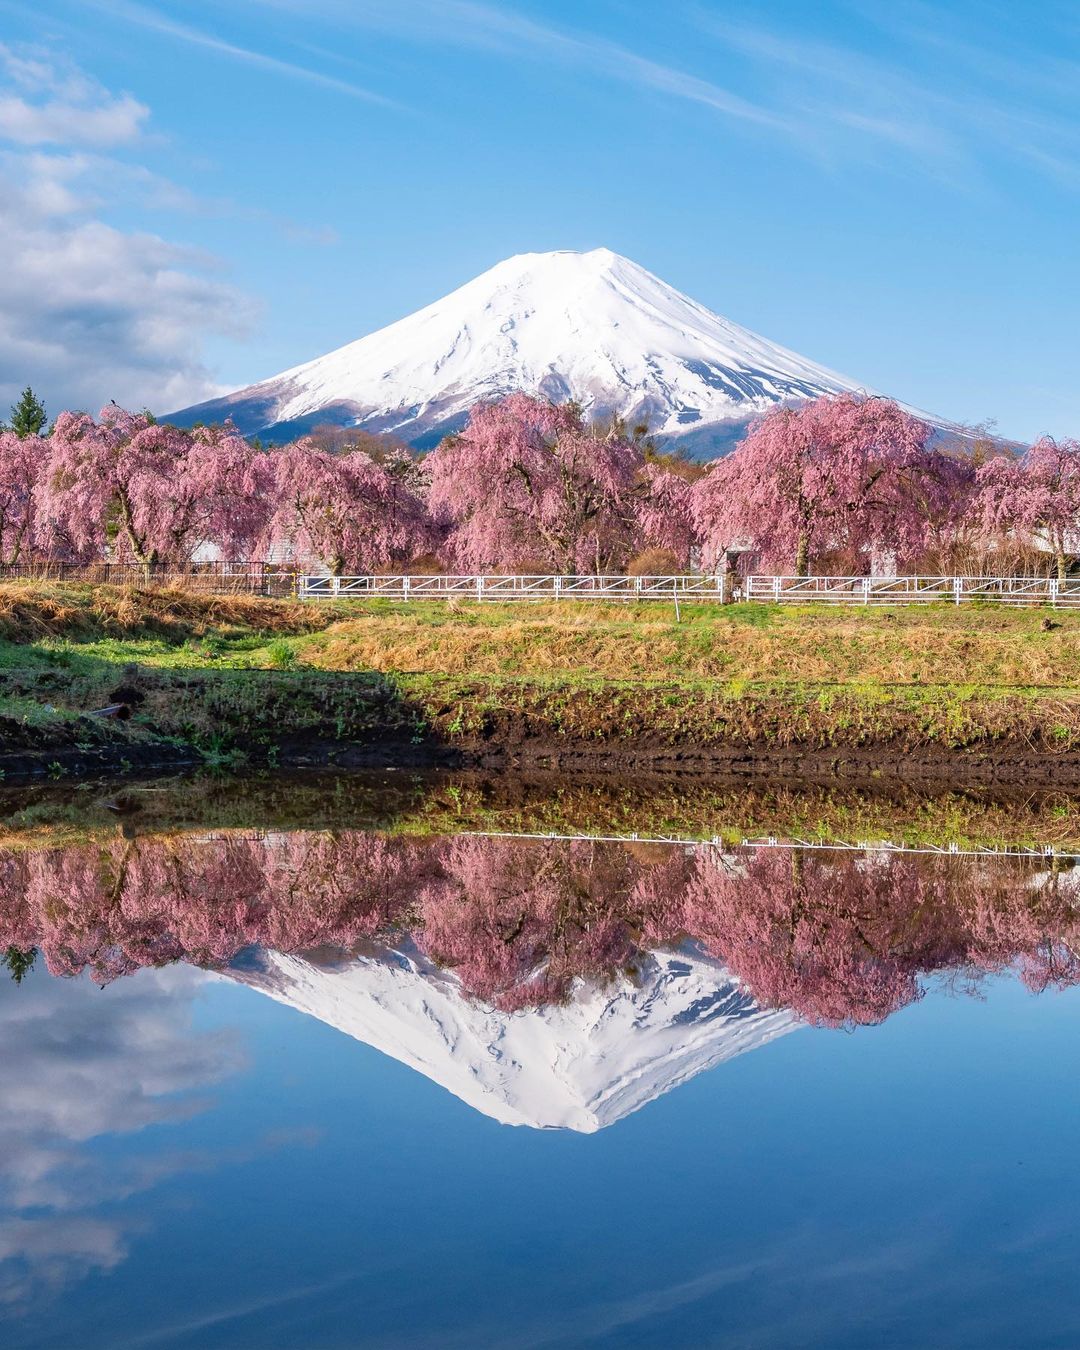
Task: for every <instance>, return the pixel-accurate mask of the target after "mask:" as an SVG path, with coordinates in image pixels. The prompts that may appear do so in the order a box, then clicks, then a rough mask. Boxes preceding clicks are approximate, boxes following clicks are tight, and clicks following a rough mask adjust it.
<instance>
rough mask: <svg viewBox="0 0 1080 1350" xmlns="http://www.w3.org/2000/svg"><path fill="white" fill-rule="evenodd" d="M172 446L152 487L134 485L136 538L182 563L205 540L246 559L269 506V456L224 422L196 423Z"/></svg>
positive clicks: (232, 556) (227, 555) (271, 482)
mask: <svg viewBox="0 0 1080 1350" xmlns="http://www.w3.org/2000/svg"><path fill="white" fill-rule="evenodd" d="M173 450H174V452H175V453H174V456H173V458H172V459H171V461H170V462H169V463H168V464H167V465H163V466H161V469H160V471H158V472H156V473H155V474H154V476H153V480H152V486H153V490H152V491H151V490H147V489H148V488H149V487H150V486H151V484H149V483H146V484H144V483H142V482H140V483H139V484H138V488H137V500H136V509H135V513H134V516H135V522H136V525H137V527H138V528H139V530H140V532H141V533H142V535H143V537H144V538H145V539H147V540H148V541H152V543H153V546H154V550H155V553H156V555H157V556H158V557H160V558H162V559H165V560H168V561H170V562H177V563H184V562H189V561H190V560H191V558H192V557H193V556H194V554H195V553H196V551H197V550H198V549H199V548H200V547H201V546H203V545H205V544H213V545H215V546H216V547H217V548H218V549H219V550H220V552H221V554H222V556H223V557H225V558H229V559H245V558H249V557H250V556H251V555H252V552H253V550H254V548H255V545H256V542H257V541H258V540H259V539H260V537H261V536H262V535H263V533H264V532H265V530H266V526H267V522H268V521H269V518H270V514H271V511H272V510H273V492H274V474H273V462H272V459H271V456H270V455H269V454H267V453H265V452H263V451H261V450H256V449H254V448H253V447H252V446H251V445H250V444H249V443H248V442H247V441H246V440H245V439H244V438H243V437H242V436H240V435H239V434H238V433H237V432H236V430H235V428H233V427H232V426H230V425H226V426H223V427H200V428H198V429H197V430H195V431H194V432H192V433H190V434H185V436H184V440H183V442H182V443H180V442H177V443H175V444H174V446H173Z"/></svg>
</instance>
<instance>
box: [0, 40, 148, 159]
mask: <svg viewBox="0 0 1080 1350" xmlns="http://www.w3.org/2000/svg"><path fill="white" fill-rule="evenodd" d="M0 72H2V74H3V77H4V80H5V83H6V84H7V85H8V86H9V87H8V88H7V89H6V90H3V91H0V139H3V140H7V141H12V142H14V143H15V144H17V145H93V146H116V145H127V144H130V143H131V142H132V141H136V140H138V138H139V136H140V135H141V134H142V130H143V125H144V123H145V122H146V119H147V118H148V117H149V115H150V109H149V108H147V107H146V105H145V104H143V103H139V102H138V101H137V100H136V99H134V98H132V97H131V95H130V94H121V95H119V96H118V97H117V96H114V95H112V94H110V93H109V91H108V90H107V89H104V88H103V87H102V86H101V85H99V84H97V83H96V82H95V81H93V80H90V79H88V78H87V77H86V76H85V75H83V74H82V72H81V71H79V70H77V69H76V68H74V67H72V66H70V65H69V64H68V63H66V62H54V61H50V60H49V59H47V58H46V57H44V56H42V55H40V54H36V53H30V54H27V53H22V52H18V51H16V50H14V49H13V48H11V47H9V46H7V45H6V44H4V43H0Z"/></svg>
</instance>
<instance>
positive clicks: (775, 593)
mask: <svg viewBox="0 0 1080 1350" xmlns="http://www.w3.org/2000/svg"><path fill="white" fill-rule="evenodd" d="M772 598H773V599H774V600H776V601H779V599H780V578H779V577H773V579H772Z"/></svg>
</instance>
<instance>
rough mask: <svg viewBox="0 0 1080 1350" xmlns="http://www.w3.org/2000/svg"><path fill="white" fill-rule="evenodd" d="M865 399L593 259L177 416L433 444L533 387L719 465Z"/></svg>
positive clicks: (274, 430) (607, 259)
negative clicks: (760, 427)
mask: <svg viewBox="0 0 1080 1350" xmlns="http://www.w3.org/2000/svg"><path fill="white" fill-rule="evenodd" d="M860 388H861V386H859V385H858V384H857V383H856V382H855V381H852V380H849V379H847V378H846V377H845V376H843V375H838V374H836V372H834V371H831V370H827V369H826V368H825V367H824V366H819V365H815V364H814V363H813V362H811V361H807V360H805V359H804V358H803V357H801V356H797V355H796V354H795V353H794V352H790V351H788V350H787V349H786V348H784V347H779V346H777V345H776V344H775V343H773V342H769V341H768V340H767V339H766V338H763V337H758V335H757V334H756V333H751V332H750V331H749V330H748V329H746V328H740V327H739V326H738V325H737V324H734V323H731V322H729V320H727V319H723V318H721V317H720V316H719V315H718V314H714V313H712V311H711V310H708V309H706V308H705V307H704V306H703V305H699V304H698V303H697V302H696V301H694V300H691V299H689V297H687V296H685V295H682V294H681V293H680V292H679V291H676V290H674V289H673V288H672V287H670V286H668V285H666V284H665V283H664V282H663V281H661V280H660V279H659V278H658V277H655V276H653V274H652V273H651V272H647V271H646V270H645V269H644V268H643V267H639V266H638V264H637V263H634V262H631V261H630V260H629V259H628V258H623V257H620V256H619V255H618V254H617V253H612V252H611V251H610V249H606V248H599V249H593V250H592V251H591V252H588V253H574V252H569V251H564V252H557V253H522V254H519V255H518V256H516V257H513V258H508V259H507V260H506V261H505V262H501V263H499V264H498V265H497V266H495V267H492V268H491V269H490V270H489V271H487V272H484V273H483V274H482V275H481V276H478V277H476V278H475V280H473V281H470V282H468V283H467V284H466V285H464V286H462V287H460V289H458V290H456V291H453V292H452V293H451V294H450V295H447V296H445V297H444V298H443V299H441V300H437V301H436V302H435V303H434V304H433V305H428V306H427V307H426V308H425V309H420V310H417V312H416V313H415V314H411V315H409V316H408V318H405V319H400V320H399V321H398V322H397V323H393V324H390V326H389V327H387V328H382V329H380V330H379V331H378V332H375V333H371V334H369V335H368V336H367V337H362V338H360V339H359V340H358V341H356V342H350V343H349V344H348V345H347V346H345V347H340V348H338V350H337V351H333V352H330V353H329V354H328V355H326V356H320V357H317V358H316V359H315V360H314V361H308V362H306V363H305V364H303V365H300V366H294V367H293V368H292V369H291V370H286V371H283V372H282V373H281V374H280V375H275V376H273V377H271V378H270V379H267V380H262V381H260V382H259V383H258V384H253V385H250V386H248V387H247V388H246V389H239V390H237V391H236V392H235V393H231V394H226V395H225V396H224V397H222V398H217V399H213V400H211V401H209V402H206V403H199V404H196V405H195V406H194V407H191V408H185V409H183V410H182V411H181V412H178V413H173V414H171V415H170V416H169V417H168V419H167V420H169V421H172V422H176V423H178V424H180V425H182V426H190V425H192V424H194V423H197V422H219V421H223V420H224V419H225V418H227V417H229V418H232V420H233V421H234V422H235V424H236V426H237V428H238V429H239V430H240V431H241V432H243V433H245V434H247V435H252V434H256V433H257V434H259V435H261V436H263V437H264V438H266V439H268V440H271V441H282V440H288V439H290V438H292V437H294V436H297V435H299V434H302V433H303V432H305V431H310V430H311V429H312V428H313V427H315V426H317V425H319V424H325V423H332V424H334V425H338V426H355V427H359V428H362V429H364V430H366V431H369V432H387V433H391V434H393V435H394V436H396V437H398V438H400V439H402V440H405V441H408V442H411V443H412V444H413V445H416V446H419V447H421V448H423V447H428V446H431V445H434V444H436V443H437V442H438V441H439V440H440V439H441V438H442V437H443V436H444V435H446V434H447V433H448V432H450V431H454V430H457V429H459V428H460V427H461V426H462V425H463V424H464V422H465V419H466V417H467V415H468V411H469V409H470V408H471V407H472V406H473V404H475V403H477V402H480V401H481V400H485V399H493V398H498V397H502V396H504V395H506V394H509V393H514V392H525V393H531V394H540V395H544V396H546V397H548V398H551V399H553V400H555V401H557V402H562V401H564V400H568V399H575V400H577V401H578V402H579V403H581V404H582V405H583V407H584V408H585V410H586V412H587V413H588V414H589V415H590V416H594V417H599V416H606V415H610V414H613V413H617V414H619V415H620V416H622V417H624V418H626V419H627V421H629V422H630V423H631V424H635V423H638V422H642V421H644V422H646V423H647V424H648V426H649V429H650V430H651V431H652V432H653V433H654V434H656V435H657V436H659V437H661V438H662V439H663V440H664V441H665V442H675V441H678V442H682V443H686V444H687V445H688V447H689V448H692V449H693V450H695V451H696V452H697V453H701V454H704V455H709V454H715V453H719V452H722V451H723V450H724V449H726V448H727V447H729V446H730V445H731V444H732V442H733V441H734V440H736V439H737V438H738V437H739V436H740V435H741V434H742V431H743V430H744V429H745V426H746V424H747V422H748V421H750V419H751V418H754V417H757V416H759V415H761V414H762V413H764V412H767V411H768V410H769V409H770V408H772V407H774V406H775V405H776V404H778V403H786V402H797V401H800V400H803V399H808V398H814V397H816V396H818V395H819V394H827V393H839V392H842V391H856V390H858V389H860Z"/></svg>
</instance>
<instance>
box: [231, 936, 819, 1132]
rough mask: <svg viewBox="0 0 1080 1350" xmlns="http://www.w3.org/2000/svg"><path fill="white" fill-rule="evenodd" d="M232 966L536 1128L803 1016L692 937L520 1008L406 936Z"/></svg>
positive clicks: (474, 1100) (602, 1120)
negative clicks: (334, 953)
mask: <svg viewBox="0 0 1080 1350" xmlns="http://www.w3.org/2000/svg"><path fill="white" fill-rule="evenodd" d="M228 974H229V976H230V977H231V978H233V979H236V980H239V981H242V982H243V983H245V984H247V985H250V986H251V987H253V988H255V989H259V990H261V991H262V992H263V993H265V994H268V995H270V997H271V998H274V999H276V1000H277V1001H278V1002H281V1003H284V1004H286V1005H288V1006H289V1007H292V1008H295V1009H297V1010H298V1011H300V1012H303V1013H307V1014H308V1015H309V1016H312V1017H317V1018H318V1019H319V1020H320V1021H323V1022H325V1023H327V1024H328V1025H330V1026H333V1027H336V1028H337V1029H338V1030H340V1031H342V1032H344V1033H345V1034H346V1035H348V1036H352V1037H354V1038H355V1039H356V1040H358V1041H363V1042H365V1043H366V1044H368V1045H371V1046H374V1047H375V1049H377V1050H380V1051H382V1053H383V1054H386V1055H390V1056H391V1057H392V1058H394V1059H396V1060H399V1061H400V1062H401V1063H403V1064H406V1065H408V1066H409V1067H410V1068H413V1069H416V1070H417V1071H418V1072H420V1073H422V1074H424V1075H425V1076H426V1077H428V1078H430V1079H431V1080H432V1081H433V1082H435V1083H438V1084H440V1086H442V1087H444V1088H445V1089H446V1090H447V1091H449V1092H452V1093H453V1094H454V1096H456V1097H459V1098H460V1099H461V1100H462V1101H463V1102H466V1103H467V1104H468V1105H469V1106H472V1107H474V1108H475V1109H476V1110H478V1111H481V1112H483V1113H484V1114H485V1115H487V1116H491V1117H492V1118H493V1119H494V1120H497V1121H500V1122H502V1123H503V1124H507V1125H528V1126H531V1127H533V1128H534V1129H568V1130H577V1131H579V1132H583V1133H592V1132H594V1131H596V1130H599V1129H602V1128H603V1127H604V1126H606V1125H611V1124H613V1123H614V1122H615V1121H617V1120H621V1119H622V1118H623V1117H624V1116H627V1115H629V1114H630V1113H631V1112H633V1111H636V1110H638V1109H639V1108H640V1107H642V1106H644V1105H645V1104H646V1103H647V1102H650V1101H653V1100H655V1098H657V1097H659V1096H662V1095H663V1094H664V1093H665V1092H670V1091H671V1089H672V1088H674V1087H677V1086H678V1085H679V1084H680V1083H683V1082H685V1081H686V1080H687V1079H689V1078H692V1077H694V1076H695V1075H696V1074H699V1073H701V1072H702V1071H704V1070H705V1069H710V1068H712V1067H713V1066H714V1065H717V1064H719V1063H721V1062H722V1061H724V1060H727V1059H732V1058H734V1056H736V1055H740V1054H742V1053H744V1052H745V1051H747V1050H752V1049H754V1048H756V1047H757V1046H760V1045H764V1044H766V1043H767V1042H768V1041H770V1040H773V1039H774V1038H775V1037H777V1036H781V1035H783V1034H784V1033H785V1032H788V1031H792V1030H794V1029H795V1027H796V1026H797V1025H798V1022H797V1020H796V1018H795V1016H794V1014H792V1013H789V1012H777V1011H770V1010H767V1009H762V1008H759V1007H758V1006H757V1005H756V1004H755V1003H754V1001H753V999H752V997H751V996H750V995H749V994H748V993H747V991H746V990H745V989H743V987H742V986H741V985H740V984H739V983H738V981H737V980H736V979H735V978H734V977H733V976H732V975H731V974H730V973H729V972H728V971H727V970H726V969H725V967H724V966H722V965H721V964H720V963H719V962H717V961H714V960H712V959H711V958H710V957H708V956H706V955H704V953H702V952H701V951H700V949H699V948H697V947H696V946H694V945H693V944H691V943H686V944H684V945H683V946H681V947H679V948H678V949H675V950H661V951H655V952H651V953H648V954H647V955H646V957H645V959H644V961H643V964H642V968H641V970H640V972H639V977H638V979H637V980H631V979H629V978H628V977H625V976H623V977H620V978H619V979H618V980H616V981H615V982H614V983H613V984H611V985H607V986H604V987H596V986H594V985H587V984H584V983H579V984H578V985H577V986H576V988H575V989H574V991H573V994H572V997H571V998H570V1000H569V1001H568V1002H567V1003H565V1004H555V1005H549V1006H546V1007H542V1008H536V1009H532V1010H528V1011H524V1012H517V1013H512V1014H511V1013H502V1012H498V1011H496V1010H494V1009H492V1008H489V1007H486V1006H484V1005H482V1004H479V1003H477V1002H475V1001H474V1000H471V999H469V998H468V997H466V995H465V994H464V993H463V992H462V990H461V987H460V985H459V983H458V980H457V978H456V976H455V975H454V973H453V971H451V970H446V969H444V968H441V967H439V966H437V965H435V964H434V963H433V962H432V961H430V960H429V959H428V958H427V957H425V956H424V955H423V953H421V952H420V951H419V950H418V949H417V948H416V947H415V946H414V945H413V944H412V943H411V942H407V941H405V942H403V943H402V944H401V946H400V947H398V948H384V949H378V950H375V951H373V952H363V953H360V954H356V955H351V954H344V953H343V954H342V955H341V956H340V958H331V959H329V960H326V959H322V954H320V956H319V958H316V956H315V955H308V956H302V955H284V954H282V953H279V952H272V951H260V952H258V953H255V954H253V955H252V956H251V957H249V958H248V959H246V960H244V961H243V962H242V963H239V964H238V965H237V966H235V967H234V968H232V969H231V970H230V971H229V972H228Z"/></svg>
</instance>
